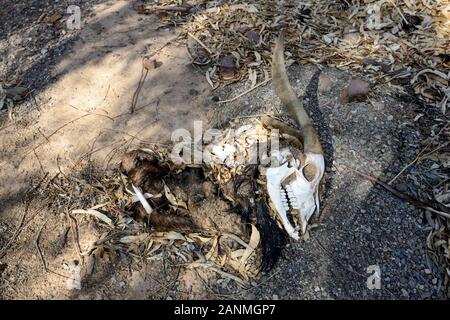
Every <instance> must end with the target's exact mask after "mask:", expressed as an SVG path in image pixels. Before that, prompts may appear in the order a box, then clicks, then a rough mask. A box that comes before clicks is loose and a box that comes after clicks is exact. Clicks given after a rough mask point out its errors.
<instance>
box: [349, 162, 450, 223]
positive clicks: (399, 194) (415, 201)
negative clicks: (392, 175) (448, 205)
mask: <svg viewBox="0 0 450 320" xmlns="http://www.w3.org/2000/svg"><path fill="white" fill-rule="evenodd" d="M346 167H347V168H349V169H350V170H352V171H354V172H356V173H357V174H359V175H360V176H361V177H363V178H366V179H367V180H369V181H371V182H373V183H376V184H378V185H380V186H382V187H383V188H385V189H386V190H388V191H390V192H391V193H392V194H393V195H395V196H396V197H398V198H400V199H402V200H405V201H407V202H409V203H411V204H412V205H414V206H416V207H418V208H421V209H425V210H428V211H431V212H433V213H436V214H438V215H440V216H442V217H444V218H447V219H450V213H449V212H444V211H441V210H437V209H435V208H433V207H432V206H431V205H429V204H428V203H426V202H423V201H420V200H418V199H415V198H413V197H411V196H410V195H408V194H405V193H403V192H400V191H398V190H397V189H395V188H392V187H391V186H390V185H388V184H387V183H385V182H383V181H380V180H379V179H377V178H375V177H372V176H371V175H368V174H366V173H362V172H360V171H358V170H356V169H353V168H351V167H349V166H346Z"/></svg>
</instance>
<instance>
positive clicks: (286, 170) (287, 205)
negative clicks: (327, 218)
mask: <svg viewBox="0 0 450 320" xmlns="http://www.w3.org/2000/svg"><path fill="white" fill-rule="evenodd" d="M294 163H298V161H291V162H287V161H286V162H285V163H284V164H283V165H281V166H279V167H272V168H268V169H267V170H266V178H267V192H268V193H269V197H270V200H271V202H272V204H273V206H274V209H275V210H276V213H277V214H278V216H279V218H280V220H281V222H282V224H283V227H284V228H285V230H286V232H287V233H288V234H289V236H290V237H292V238H293V239H295V240H298V239H299V232H300V233H301V234H302V235H303V234H304V233H305V232H306V227H307V224H308V221H309V219H310V218H311V216H312V215H313V214H314V212H316V213H317V215H318V214H319V210H320V204H319V183H320V180H321V179H322V176H323V172H324V170H325V162H324V159H323V156H322V155H319V154H307V155H306V156H305V159H304V161H303V163H302V164H301V165H300V167H298V166H296V165H292V164H294ZM307 166H314V170H313V171H314V176H313V177H312V179H310V180H308V179H307V178H306V177H305V175H304V169H305V168H306V167H307ZM310 169H312V168H311V167H310ZM288 215H290V216H291V217H292V220H293V224H292V223H291V222H290V221H289V218H288Z"/></svg>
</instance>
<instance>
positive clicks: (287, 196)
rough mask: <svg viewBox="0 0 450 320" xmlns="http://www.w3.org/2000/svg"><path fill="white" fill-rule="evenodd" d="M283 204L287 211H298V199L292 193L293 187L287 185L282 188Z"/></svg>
mask: <svg viewBox="0 0 450 320" xmlns="http://www.w3.org/2000/svg"><path fill="white" fill-rule="evenodd" d="M280 195H281V202H282V203H283V207H284V208H285V209H286V211H291V210H292V209H298V204H297V197H296V196H295V194H294V192H293V191H292V187H291V186H290V185H287V186H285V187H281V186H280Z"/></svg>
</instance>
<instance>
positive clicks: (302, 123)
mask: <svg viewBox="0 0 450 320" xmlns="http://www.w3.org/2000/svg"><path fill="white" fill-rule="evenodd" d="M283 37H284V33H283V32H282V33H281V35H280V37H279V38H278V40H277V42H276V44H275V50H274V53H273V57H272V80H273V85H274V88H275V92H276V94H277V95H278V97H279V98H280V100H281V103H282V104H283V105H284V106H285V107H286V109H287V111H288V112H289V114H290V115H291V117H292V118H293V119H294V120H295V122H297V125H298V126H299V128H300V132H299V135H300V136H299V137H298V138H300V139H302V140H303V149H304V150H303V154H302V155H301V158H302V159H301V161H299V160H296V159H294V158H293V157H292V155H291V156H290V157H289V156H286V155H283V154H282V152H279V154H278V157H279V158H280V157H281V158H284V163H283V164H282V165H281V166H279V167H272V168H268V169H267V170H266V178H267V191H268V193H269V197H270V200H271V202H272V204H273V206H274V209H275V211H276V213H277V214H278V215H279V217H280V218H281V221H282V223H283V226H284V228H285V229H286V231H287V233H288V234H289V235H290V236H291V237H292V238H294V239H296V240H298V239H299V231H300V233H301V234H302V235H303V234H304V233H305V232H306V226H307V223H308V221H309V219H310V218H311V216H312V215H313V213H314V212H316V213H317V215H318V214H319V183H320V180H321V179H322V176H323V173H324V171H325V161H324V157H323V150H322V146H321V144H320V139H319V136H318V134H317V132H316V130H315V128H314V124H313V122H312V120H311V118H310V117H309V115H308V113H307V112H306V110H305V108H304V107H303V101H302V99H299V98H298V97H297V95H296V94H295V92H294V90H293V89H292V87H291V85H290V83H289V80H288V76H287V73H286V67H285V63H284V50H283ZM289 158H291V159H292V160H290V161H289V160H288V159H289ZM286 160H288V161H286ZM299 162H300V163H299ZM288 215H290V216H291V218H292V220H293V223H291V222H290V221H289V216H288Z"/></svg>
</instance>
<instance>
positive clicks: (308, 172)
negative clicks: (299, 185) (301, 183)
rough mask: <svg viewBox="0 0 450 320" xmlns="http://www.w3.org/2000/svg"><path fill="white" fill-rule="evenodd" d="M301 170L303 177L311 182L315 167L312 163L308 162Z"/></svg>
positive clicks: (315, 170)
mask: <svg viewBox="0 0 450 320" xmlns="http://www.w3.org/2000/svg"><path fill="white" fill-rule="evenodd" d="M302 172H303V176H304V177H305V179H306V180H308V182H311V181H313V180H314V178H315V177H316V173H317V168H316V166H315V165H314V164H313V163H308V164H307V165H306V166H305V167H304V168H303V171H302Z"/></svg>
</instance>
